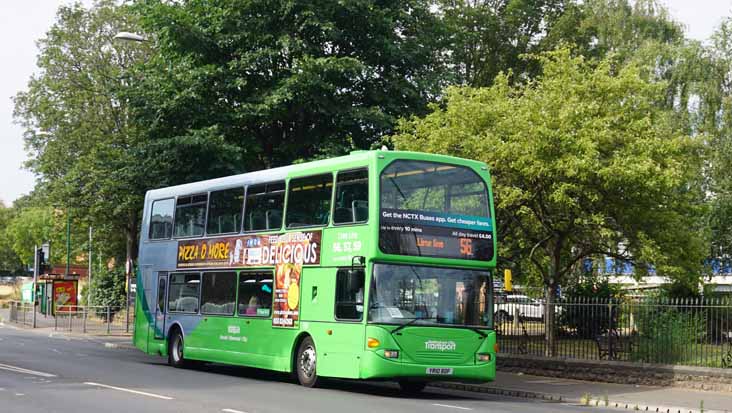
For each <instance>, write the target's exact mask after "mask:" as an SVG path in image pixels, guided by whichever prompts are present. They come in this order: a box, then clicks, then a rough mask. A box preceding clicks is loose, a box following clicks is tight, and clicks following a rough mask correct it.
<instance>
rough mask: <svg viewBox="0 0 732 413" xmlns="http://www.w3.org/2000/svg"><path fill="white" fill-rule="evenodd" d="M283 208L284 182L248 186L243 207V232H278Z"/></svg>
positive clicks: (280, 226)
mask: <svg viewBox="0 0 732 413" xmlns="http://www.w3.org/2000/svg"><path fill="white" fill-rule="evenodd" d="M284 207H285V183H284V182H273V183H269V184H262V185H252V186H250V187H249V188H247V199H246V203H245V205H244V231H272V230H279V229H280V228H282V210H283V209H284Z"/></svg>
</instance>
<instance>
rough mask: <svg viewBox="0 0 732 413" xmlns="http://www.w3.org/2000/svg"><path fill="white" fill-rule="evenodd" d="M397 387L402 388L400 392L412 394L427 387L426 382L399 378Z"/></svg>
mask: <svg viewBox="0 0 732 413" xmlns="http://www.w3.org/2000/svg"><path fill="white" fill-rule="evenodd" d="M399 387H400V388H401V389H402V393H404V394H409V395H414V394H419V393H422V390H424V388H425V387H427V383H425V382H423V381H408V380H400V381H399Z"/></svg>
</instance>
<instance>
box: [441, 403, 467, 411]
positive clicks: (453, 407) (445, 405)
mask: <svg viewBox="0 0 732 413" xmlns="http://www.w3.org/2000/svg"><path fill="white" fill-rule="evenodd" d="M432 405H433V406H440V407H448V408H450V409H460V410H473V409H471V408H468V407H460V406H451V405H449V404H439V403H432Z"/></svg>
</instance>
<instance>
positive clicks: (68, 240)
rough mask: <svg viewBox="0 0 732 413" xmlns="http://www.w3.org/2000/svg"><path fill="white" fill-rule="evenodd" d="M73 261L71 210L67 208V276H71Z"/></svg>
mask: <svg viewBox="0 0 732 413" xmlns="http://www.w3.org/2000/svg"><path fill="white" fill-rule="evenodd" d="M70 261H71V208H69V207H66V275H69V262H70Z"/></svg>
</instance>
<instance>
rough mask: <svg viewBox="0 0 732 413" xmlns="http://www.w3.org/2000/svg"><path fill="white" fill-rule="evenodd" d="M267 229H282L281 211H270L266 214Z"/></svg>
mask: <svg viewBox="0 0 732 413" xmlns="http://www.w3.org/2000/svg"><path fill="white" fill-rule="evenodd" d="M266 217H267V229H280V228H282V211H280V210H279V209H268V210H267V212H266Z"/></svg>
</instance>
